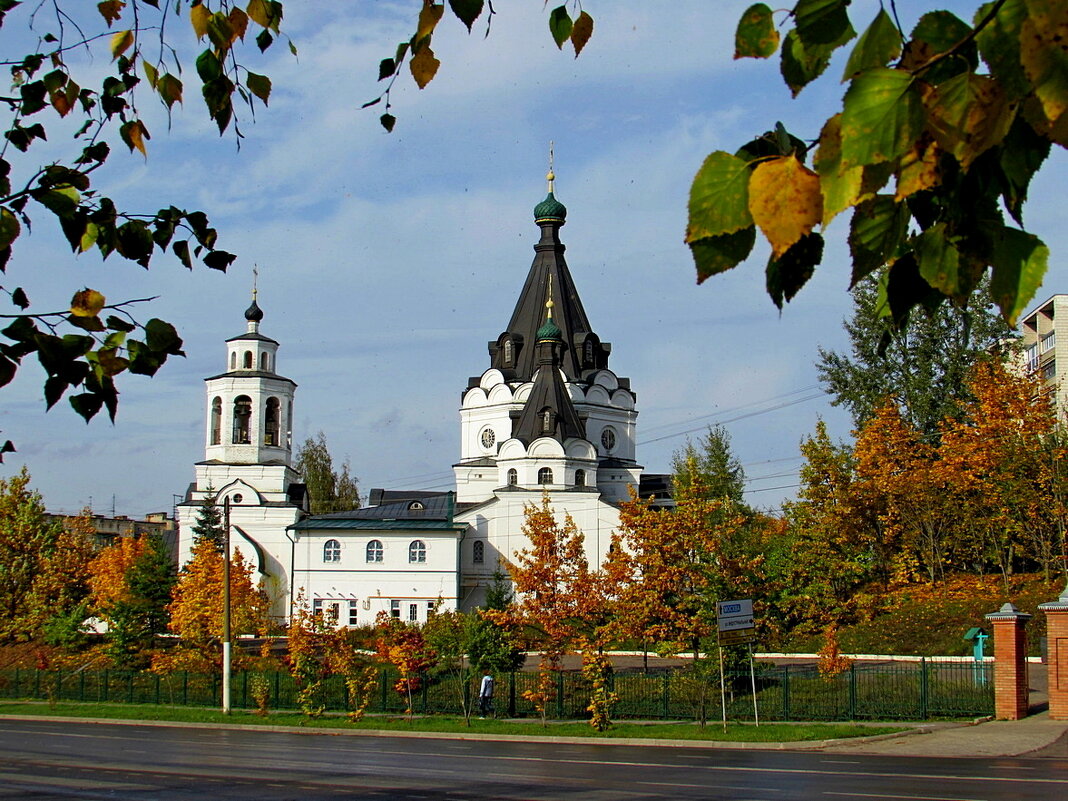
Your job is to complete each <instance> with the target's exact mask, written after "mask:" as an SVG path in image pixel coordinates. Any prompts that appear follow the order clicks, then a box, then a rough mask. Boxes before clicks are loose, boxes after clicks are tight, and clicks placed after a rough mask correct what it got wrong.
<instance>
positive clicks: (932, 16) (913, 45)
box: [902, 11, 979, 85]
mask: <svg viewBox="0 0 1068 801" xmlns="http://www.w3.org/2000/svg"><path fill="white" fill-rule="evenodd" d="M971 32H972V29H971V28H970V27H969V26H968V24H967V23H965V22H963V21H962V20H961V19H960V18H959V17H957V16H955V15H954V14H951V13H950V12H948V11H930V12H928V13H926V14H924V15H923V16H922V17H920V21H919V22H918V23H916V27H915V28H913V29H912V39H911V41H910V42H909V45H908V51H907V53H906V58H905V60H904V63H903V65H902V66H903V67H904V68H905V69H908V70H916V69H917V68H918V67H920V65H922V64H925V63H926V62H928V61H929V60H930V59H932V58H934V57H935V56H937V55H940V54H941V53H945V52H948V51H949V50H951V49H952V50H953V55H952V57H949V58H943V59H940V60H939V61H938V62H937V63H935V64H933V65H932V66H931V67H930V68H926V69H922V70H920V71H919V72H918V76H919V77H920V78H922V79H923V80H925V81H926V82H927V83H929V84H932V85H935V84H939V83H941V82H942V81H944V80H947V79H949V78H952V77H953V76H954V75H958V74H960V73H962V72H968V71H970V70H975V68H976V67H977V66H978V65H979V54H978V50H977V48H976V45H975V42H974V41H972V40H968V41H965V40H966V38H967V37H968V36H969V34H971ZM961 42H964V44H963V45H962V44H961Z"/></svg>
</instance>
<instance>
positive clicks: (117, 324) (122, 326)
mask: <svg viewBox="0 0 1068 801" xmlns="http://www.w3.org/2000/svg"><path fill="white" fill-rule="evenodd" d="M104 324H105V325H106V326H107V327H108V328H110V329H111V330H112V331H121V332H122V333H124V334H128V333H129V332H130V331H133V330H134V328H136V326H135V325H134V324H133V323H131V322H128V321H127V320H124V319H122V318H121V317H116V316H115V315H114V314H110V315H108V318H107V319H106V320H105V321H104Z"/></svg>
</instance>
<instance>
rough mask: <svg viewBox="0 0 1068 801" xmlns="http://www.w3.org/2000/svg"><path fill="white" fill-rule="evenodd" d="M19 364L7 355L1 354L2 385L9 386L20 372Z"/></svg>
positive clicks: (0, 372) (0, 376)
mask: <svg viewBox="0 0 1068 801" xmlns="http://www.w3.org/2000/svg"><path fill="white" fill-rule="evenodd" d="M18 369H19V368H18V365H17V364H15V363H14V362H13V361H11V359H9V358H7V357H6V356H0V387H3V386H7V385H8V384H9V383H11V379H12V378H14V377H15V373H16V372H18Z"/></svg>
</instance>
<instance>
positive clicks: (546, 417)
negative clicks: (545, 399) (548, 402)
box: [541, 408, 556, 434]
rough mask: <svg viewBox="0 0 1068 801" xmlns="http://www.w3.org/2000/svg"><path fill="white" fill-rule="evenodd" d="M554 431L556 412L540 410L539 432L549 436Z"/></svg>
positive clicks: (547, 409) (546, 409)
mask: <svg viewBox="0 0 1068 801" xmlns="http://www.w3.org/2000/svg"><path fill="white" fill-rule="evenodd" d="M555 430H556V412H554V411H553V410H552V409H549V408H545V409H542V410H541V432H542V433H543V434H551V433H553V431H555Z"/></svg>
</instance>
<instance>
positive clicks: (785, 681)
mask: <svg viewBox="0 0 1068 801" xmlns="http://www.w3.org/2000/svg"><path fill="white" fill-rule="evenodd" d="M782 719H783V720H784V721H787V720H789V719H790V666H789V665H783V666H782Z"/></svg>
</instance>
